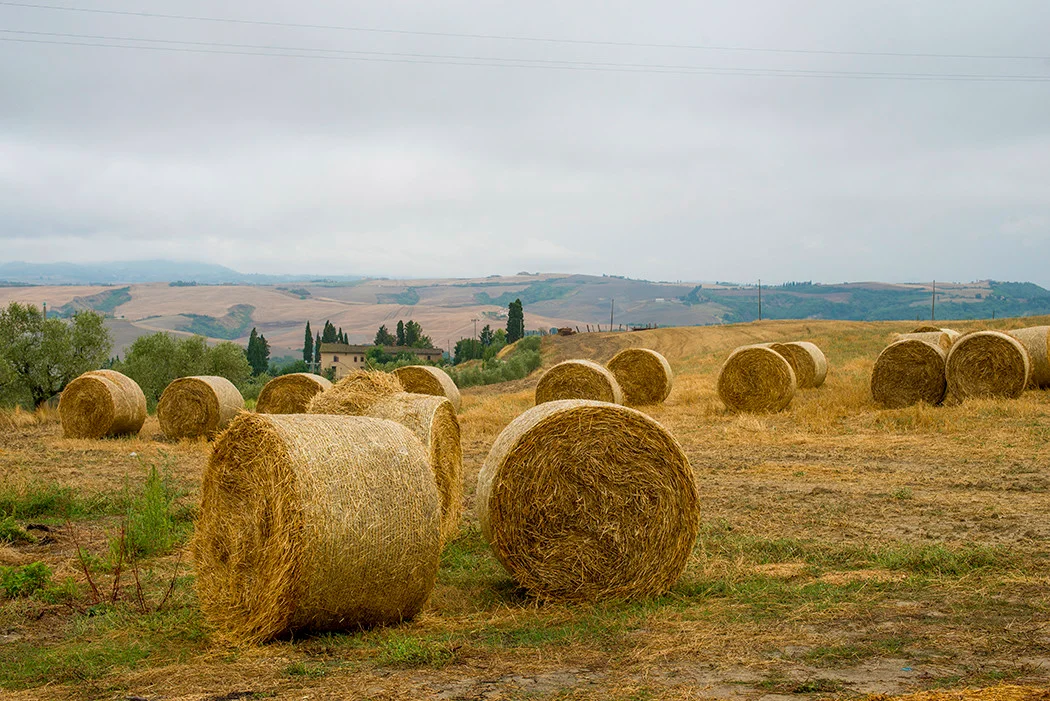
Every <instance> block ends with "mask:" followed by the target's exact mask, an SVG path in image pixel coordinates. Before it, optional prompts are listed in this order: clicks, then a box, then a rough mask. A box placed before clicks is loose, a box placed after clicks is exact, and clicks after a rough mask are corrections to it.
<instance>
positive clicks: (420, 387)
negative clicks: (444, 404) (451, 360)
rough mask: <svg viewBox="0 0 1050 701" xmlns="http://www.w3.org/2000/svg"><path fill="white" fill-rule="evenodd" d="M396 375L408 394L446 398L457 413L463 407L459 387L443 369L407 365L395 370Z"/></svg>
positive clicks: (430, 366)
mask: <svg viewBox="0 0 1050 701" xmlns="http://www.w3.org/2000/svg"><path fill="white" fill-rule="evenodd" d="M394 375H395V376H396V377H397V379H399V380H400V381H401V386H402V387H404V388H405V391H406V392H412V393H413V394H432V395H434V396H435V397H444V398H445V399H447V400H449V401H450V402H452V406H453V408H455V410H456V411H459V410H460V407H462V406H463V398H462V397H461V396H460V394H459V387H456V383H455V382H453V381H452V378H451V377H449V376H448V373H447V372H445V371H444V370H442V369H441V368H436V367H434V366H432V365H406V366H405V367H403V368H397V369H396V370H394Z"/></svg>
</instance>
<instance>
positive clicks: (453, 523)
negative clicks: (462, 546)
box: [367, 392, 463, 543]
mask: <svg viewBox="0 0 1050 701" xmlns="http://www.w3.org/2000/svg"><path fill="white" fill-rule="evenodd" d="M367 415H368V416H371V417H374V418H377V419H389V420H390V421H396V422H397V423H399V424H401V425H402V426H405V427H406V428H408V429H409V430H410V431H412V433H414V434H415V436H416V437H417V438H418V439H419V440H420V442H421V443H422V444H423V446H424V447H425V448H426V449H427V458H428V462H429V464H430V469H431V470H432V471H433V473H434V479H435V481H436V482H437V490H438V495H439V496H440V498H441V539H442V541H443V542H446V543H447V542H448V541H450V540H452V539H453V538H454V537H455V535H456V533H457V531H458V530H459V523H460V518H461V517H462V513H463V448H462V446H461V444H460V438H459V419H457V418H456V410H455V408H454V407H453V406H452V402H450V401H449V400H447V399H445V398H444V397H434V396H432V395H429V394H409V393H407V392H399V393H397V394H391V395H389V396H387V397H383V398H382V399H380V400H379V401H377V402H376V403H375V404H373V405H372V406H371V407H370V408H369V409H368V412H367Z"/></svg>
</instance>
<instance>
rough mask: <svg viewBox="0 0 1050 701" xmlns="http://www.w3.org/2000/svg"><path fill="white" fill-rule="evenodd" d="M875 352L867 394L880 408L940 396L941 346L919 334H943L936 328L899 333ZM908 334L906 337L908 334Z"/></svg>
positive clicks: (942, 387) (942, 384)
mask: <svg viewBox="0 0 1050 701" xmlns="http://www.w3.org/2000/svg"><path fill="white" fill-rule="evenodd" d="M902 335H903V336H905V338H901V340H899V341H895V342H893V343H891V344H890V345H888V346H887V347H886V348H884V349H883V351H882V352H881V353H879V357H878V359H877V360H876V361H875V367H874V368H873V369H872V371H871V396H872V397H873V398H874V399H875V403H876V404H878V405H879V406H881V407H882V408H884V409H903V408H904V407H908V406H912V405H913V404H918V403H919V402H926V403H927V404H940V403H941V400H942V399H944V391H945V386H946V384H945V379H944V362H945V358H946V357H947V353H946V352H945V349H944V348H943V347H942V346H941V345H938V344H937V343H932V342H930V341H927V340H923V339H922V338H919V337H921V336H933V337H938V336H944V337H945V338H947V335H946V334H942V333H940V332H930V333H917V334H902ZM909 337H910V338H909Z"/></svg>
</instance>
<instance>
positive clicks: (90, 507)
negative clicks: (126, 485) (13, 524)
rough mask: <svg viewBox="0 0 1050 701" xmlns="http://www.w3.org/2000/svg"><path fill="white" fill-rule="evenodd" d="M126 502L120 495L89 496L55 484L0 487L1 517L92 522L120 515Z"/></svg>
mask: <svg viewBox="0 0 1050 701" xmlns="http://www.w3.org/2000/svg"><path fill="white" fill-rule="evenodd" d="M125 503H126V502H125V501H124V500H123V499H122V498H121V495H120V494H113V493H108V492H99V493H97V494H94V495H90V496H83V495H81V494H78V493H77V492H76V491H75V490H74V489H73V488H71V487H67V486H63V485H59V484H56V483H54V482H33V483H30V484H26V485H23V486H21V487H14V486H10V485H8V486H3V487H0V517H2V518H16V519H23V520H24V519H30V518H52V519H66V518H71V519H75V518H90V517H95V516H112V515H116V514H119V513H121V511H122V510H123V508H124V505H125Z"/></svg>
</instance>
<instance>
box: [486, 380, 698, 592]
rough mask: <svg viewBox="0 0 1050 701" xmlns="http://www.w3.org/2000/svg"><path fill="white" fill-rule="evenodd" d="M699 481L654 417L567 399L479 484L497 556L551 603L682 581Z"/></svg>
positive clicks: (546, 410) (534, 419)
mask: <svg viewBox="0 0 1050 701" xmlns="http://www.w3.org/2000/svg"><path fill="white" fill-rule="evenodd" d="M693 480H694V478H693V471H692V469H691V468H690V466H689V460H688V458H686V456H685V453H684V452H682V448H681V447H680V446H679V445H678V442H677V441H676V440H675V439H674V438H673V437H672V436H671V434H670V433H668V432H667V430H666V429H664V428H663V427H662V426H661V425H660V424H658V423H657V422H656V421H654V420H653V419H651V418H649V417H648V416H646V415H645V414H642V413H641V412H639V411H637V410H635V409H629V408H627V407H623V406H617V405H615V404H608V403H605V402H594V401H583V400H562V401H553V402H547V403H544V404H541V405H540V406H537V407H534V408H533V409H530V410H529V411H526V412H525V413H524V414H522V415H521V416H519V417H518V418H516V419H515V420H514V421H512V422H511V424H510V425H509V426H507V428H506V429H504V431H503V433H501V434H500V435H499V437H498V438H497V439H496V442H495V444H494V445H493V446H492V450H491V451H490V452H489V455H488V457H487V458H486V460H485V464H484V465H483V466H482V468H481V472H480V474H479V475H478V489H477V500H478V502H477V503H478V516H479V518H480V520H481V529H482V533H483V534H484V536H485V538H486V539H487V540H488V542H489V544H490V545H491V546H492V549H493V551H494V552H495V554H496V557H497V558H498V559H499V561H500V562H501V563H503V566H504V567H506V568H507V571H508V572H510V573H511V574H512V575H513V576H514V577H515V579H517V580H518V582H519V583H520V584H521V585H522V586H523V587H525V588H526V589H528V590H529V591H530V592H532V593H533V594H534V595H535V596H538V597H540V598H545V599H558V600H575V601H592V600H596V599H604V598H620V597H632V596H650V595H656V594H659V593H661V592H663V591H665V590H666V589H667V588H668V587H670V586H671V585H672V584H674V583H675V581H676V580H677V579H678V577H679V576H680V575H681V573H682V570H683V568H684V567H685V563H686V560H687V559H688V558H689V553H690V552H691V551H692V548H693V544H694V541H695V539H696V533H697V530H698V529H699V498H698V496H697V491H696V485H695V484H694V481H693Z"/></svg>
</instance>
